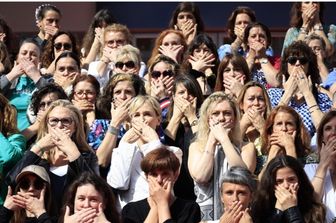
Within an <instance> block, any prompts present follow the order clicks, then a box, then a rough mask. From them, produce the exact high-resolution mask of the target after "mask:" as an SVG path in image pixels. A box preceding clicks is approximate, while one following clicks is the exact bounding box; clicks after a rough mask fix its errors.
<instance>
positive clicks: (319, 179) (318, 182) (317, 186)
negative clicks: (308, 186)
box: [311, 162, 328, 201]
mask: <svg viewBox="0 0 336 223" xmlns="http://www.w3.org/2000/svg"><path fill="white" fill-rule="evenodd" d="M327 171H328V166H327V165H326V164H325V163H322V162H320V163H319V165H318V167H317V169H316V172H315V175H314V177H313V179H312V180H311V183H312V185H313V187H314V191H315V194H316V195H317V198H318V199H319V201H322V197H323V194H324V182H325V178H326V174H327Z"/></svg>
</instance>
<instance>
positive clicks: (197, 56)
mask: <svg viewBox="0 0 336 223" xmlns="http://www.w3.org/2000/svg"><path fill="white" fill-rule="evenodd" d="M218 64H219V59H218V54H217V50H216V45H215V43H214V42H213V40H212V39H211V37H210V36H208V35H206V34H199V35H197V36H196V37H195V38H194V40H193V41H192V42H191V43H190V45H189V47H188V50H187V52H186V55H185V61H184V63H183V69H184V70H185V72H186V73H189V74H190V75H192V76H193V77H194V78H195V79H196V80H197V82H198V84H199V85H200V87H201V89H202V92H203V95H205V96H207V95H209V94H211V93H212V92H213V89H214V87H215V83H216V76H217V68H218Z"/></svg>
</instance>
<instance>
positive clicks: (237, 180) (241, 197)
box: [202, 166, 258, 223]
mask: <svg viewBox="0 0 336 223" xmlns="http://www.w3.org/2000/svg"><path fill="white" fill-rule="evenodd" d="M257 183H258V181H257V178H256V177H255V176H254V175H252V174H251V172H250V171H249V170H247V169H246V168H243V167H238V166H233V167H231V168H230V169H229V170H228V171H226V172H225V173H224V176H223V179H222V183H221V200H222V209H223V207H224V209H223V214H222V216H221V217H220V219H219V220H216V221H205V222H202V223H225V222H237V223H238V222H244V223H252V218H251V216H250V211H251V210H250V207H251V204H252V199H253V196H254V194H255V193H256V190H257Z"/></svg>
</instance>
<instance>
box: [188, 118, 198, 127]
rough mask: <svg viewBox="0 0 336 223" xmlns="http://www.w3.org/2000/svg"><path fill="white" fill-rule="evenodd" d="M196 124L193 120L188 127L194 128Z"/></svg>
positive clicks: (196, 120) (196, 121)
mask: <svg viewBox="0 0 336 223" xmlns="http://www.w3.org/2000/svg"><path fill="white" fill-rule="evenodd" d="M197 124H198V119H195V120H194V121H192V122H191V123H190V127H194V126H196V125H197Z"/></svg>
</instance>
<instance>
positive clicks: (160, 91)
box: [151, 78, 167, 100]
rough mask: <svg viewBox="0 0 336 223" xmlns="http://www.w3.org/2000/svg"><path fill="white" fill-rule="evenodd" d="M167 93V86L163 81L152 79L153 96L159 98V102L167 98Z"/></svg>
mask: <svg viewBox="0 0 336 223" xmlns="http://www.w3.org/2000/svg"><path fill="white" fill-rule="evenodd" d="M166 93H167V91H166V86H165V84H164V82H163V80H162V79H160V78H158V79H154V78H152V79H151V96H153V97H155V98H157V99H158V100H160V99H162V98H164V97H166V96H167V95H166Z"/></svg>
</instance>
